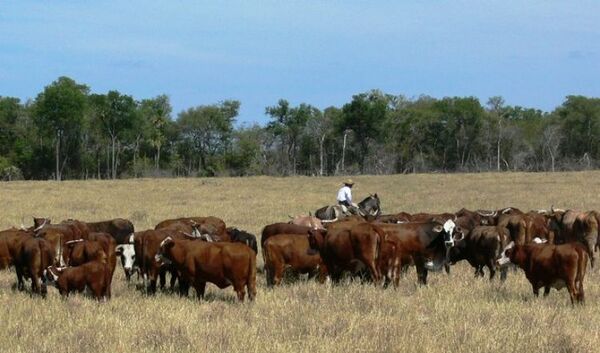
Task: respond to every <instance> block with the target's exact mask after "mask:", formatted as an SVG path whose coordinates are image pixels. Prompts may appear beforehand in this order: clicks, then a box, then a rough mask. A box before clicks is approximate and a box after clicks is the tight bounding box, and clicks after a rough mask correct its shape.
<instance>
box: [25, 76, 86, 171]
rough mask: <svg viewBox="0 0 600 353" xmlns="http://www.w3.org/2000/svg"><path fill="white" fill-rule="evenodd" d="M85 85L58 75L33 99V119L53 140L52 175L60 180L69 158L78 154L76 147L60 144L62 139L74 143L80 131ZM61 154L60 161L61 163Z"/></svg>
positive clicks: (84, 101) (83, 110)
mask: <svg viewBox="0 0 600 353" xmlns="http://www.w3.org/2000/svg"><path fill="white" fill-rule="evenodd" d="M88 91H89V89H88V87H87V86H85V85H82V84H78V83H77V82H75V81H74V80H72V79H70V78H68V77H64V76H63V77H59V78H58V80H56V81H54V82H52V83H51V84H50V85H48V86H46V87H45V88H44V91H43V92H42V93H40V94H38V96H37V97H36V99H35V108H34V118H35V121H36V124H37V125H38V127H39V129H40V131H41V132H43V133H45V135H47V136H52V137H53V139H54V150H55V154H54V158H55V178H56V180H61V179H62V171H63V170H64V168H65V166H66V165H67V163H68V161H69V157H70V156H71V158H72V157H73V156H75V155H76V154H77V151H75V148H76V147H77V146H75V148H71V149H70V150H69V148H68V147H69V146H65V147H67V148H64V150H67V151H64V150H63V151H61V146H63V145H64V144H65V141H69V142H71V143H76V142H77V141H78V135H79V132H80V130H81V126H82V122H83V118H84V114H85V110H86V103H87V94H88ZM61 157H62V164H61Z"/></svg>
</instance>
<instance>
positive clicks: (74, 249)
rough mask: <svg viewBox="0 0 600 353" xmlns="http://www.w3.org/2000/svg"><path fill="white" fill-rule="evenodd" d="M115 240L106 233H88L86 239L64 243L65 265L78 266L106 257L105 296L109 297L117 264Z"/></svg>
mask: <svg viewBox="0 0 600 353" xmlns="http://www.w3.org/2000/svg"><path fill="white" fill-rule="evenodd" d="M115 247H116V242H115V240H114V239H113V238H112V237H111V236H110V235H109V234H107V233H90V234H89V235H88V236H87V239H79V240H71V241H68V242H66V243H65V248H64V253H65V261H66V263H67V266H80V265H83V264H84V263H86V262H90V261H94V260H97V261H102V259H103V257H106V262H107V265H108V270H109V275H108V286H107V290H108V291H109V292H108V293H106V295H107V297H108V298H110V297H111V293H110V288H111V284H112V278H113V274H114V272H115V267H116V265H117V256H116V251H115Z"/></svg>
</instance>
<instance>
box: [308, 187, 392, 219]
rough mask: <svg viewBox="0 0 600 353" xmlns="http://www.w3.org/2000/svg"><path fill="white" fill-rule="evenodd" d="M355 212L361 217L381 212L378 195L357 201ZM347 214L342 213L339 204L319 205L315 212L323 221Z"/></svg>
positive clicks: (373, 215)
mask: <svg viewBox="0 0 600 353" xmlns="http://www.w3.org/2000/svg"><path fill="white" fill-rule="evenodd" d="M357 212H358V214H359V215H361V216H363V217H369V216H370V217H377V216H379V215H380V214H381V206H380V202H379V196H377V194H374V195H369V196H367V198H365V199H364V200H362V201H361V202H359V203H358V210H357ZM349 215H350V213H349V212H348V213H344V211H343V209H342V206H340V205H333V206H325V207H321V208H319V209H318V210H317V211H316V212H315V216H316V217H317V218H319V219H321V220H323V221H333V220H337V219H339V218H343V217H345V216H349Z"/></svg>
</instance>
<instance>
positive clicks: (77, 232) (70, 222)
mask: <svg viewBox="0 0 600 353" xmlns="http://www.w3.org/2000/svg"><path fill="white" fill-rule="evenodd" d="M60 224H61V225H66V226H69V227H71V229H72V230H73V238H75V239H81V238H83V237H85V236H87V235H88V234H89V233H90V228H89V227H88V225H87V224H86V223H85V222H81V221H78V220H76V219H67V220H64V221H62V222H60Z"/></svg>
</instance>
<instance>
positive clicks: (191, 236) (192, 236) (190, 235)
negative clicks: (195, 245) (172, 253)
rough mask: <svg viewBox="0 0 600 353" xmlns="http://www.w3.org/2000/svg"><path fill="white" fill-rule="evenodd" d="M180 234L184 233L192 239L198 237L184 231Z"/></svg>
mask: <svg viewBox="0 0 600 353" xmlns="http://www.w3.org/2000/svg"><path fill="white" fill-rule="evenodd" d="M181 234H183V235H185V236H186V237H188V238H192V239H198V237H197V236H195V235H193V234H190V233H186V232H181Z"/></svg>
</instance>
